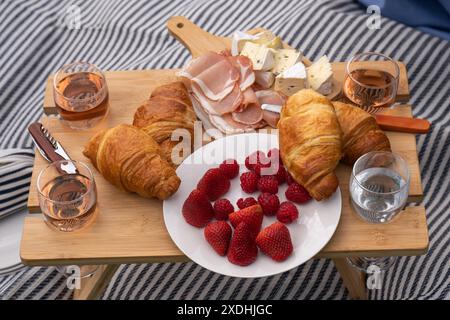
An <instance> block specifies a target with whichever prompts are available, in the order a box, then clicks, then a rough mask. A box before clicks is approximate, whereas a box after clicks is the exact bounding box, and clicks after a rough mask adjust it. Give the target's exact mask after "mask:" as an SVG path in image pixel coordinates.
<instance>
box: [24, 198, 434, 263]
mask: <svg viewBox="0 0 450 320" xmlns="http://www.w3.org/2000/svg"><path fill="white" fill-rule="evenodd" d="M410 208H421V209H422V210H421V214H423V215H424V217H422V218H424V219H425V220H426V214H425V207H421V206H419V207H410ZM405 210H408V208H406V209H405ZM402 214H408V213H407V212H403V213H402ZM27 219H40V220H41V219H43V218H42V216H41V215H40V214H32V215H28V216H27V217H25V220H27ZM424 239H425V241H424V242H422V243H421V244H420V245H416V246H414V247H411V248H408V249H403V248H400V249H398V248H394V249H374V250H342V251H332V252H327V251H321V252H319V253H318V254H317V255H315V256H314V257H312V259H320V258H330V259H332V258H344V257H356V256H359V257H364V256H373V257H383V256H419V255H423V254H425V253H426V252H427V251H428V247H429V235H428V228H427V235H426V237H425V238H424ZM330 240H331V239H330ZM324 248H326V245H325V246H324ZM20 259H21V261H22V263H23V264H25V265H27V266H53V265H74V264H78V265H83V264H87V265H101V264H124V263H178V262H190V261H191V260H190V259H189V258H188V257H187V256H186V255H184V254H183V253H182V252H181V251H180V254H179V255H167V256H166V255H165V256H151V257H149V256H133V257H131V256H130V257H108V258H101V257H97V258H71V259H68V258H60V259H44V260H43V259H39V258H35V257H33V256H31V257H28V256H26V255H25V254H24V253H23V250H22V241H21V246H20Z"/></svg>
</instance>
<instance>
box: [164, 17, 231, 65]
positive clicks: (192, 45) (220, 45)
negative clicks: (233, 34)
mask: <svg viewBox="0 0 450 320" xmlns="http://www.w3.org/2000/svg"><path fill="white" fill-rule="evenodd" d="M166 26H167V29H168V30H169V32H170V34H171V35H172V36H173V37H174V38H176V39H177V40H178V41H180V42H181V43H182V44H183V46H185V47H186V48H187V49H188V50H189V51H190V52H191V54H192V56H193V57H194V58H195V57H199V56H201V55H202V54H205V53H207V52H208V51H214V52H216V51H218V49H220V50H224V49H227V48H228V47H229V46H230V40H229V39H227V38H224V37H218V36H215V35H213V34H211V33H209V32H207V31H205V30H203V29H202V28H200V27H199V26H197V25H196V24H195V23H193V22H192V21H190V20H189V19H187V18H185V17H182V16H174V17H171V18H169V20H167V24H166ZM220 50H219V51H220Z"/></svg>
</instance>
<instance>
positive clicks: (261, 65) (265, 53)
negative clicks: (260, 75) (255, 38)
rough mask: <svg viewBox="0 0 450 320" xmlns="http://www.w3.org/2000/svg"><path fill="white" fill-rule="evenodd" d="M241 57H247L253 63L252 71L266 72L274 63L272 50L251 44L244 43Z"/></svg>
mask: <svg viewBox="0 0 450 320" xmlns="http://www.w3.org/2000/svg"><path fill="white" fill-rule="evenodd" d="M241 55H243V56H246V57H248V58H249V59H250V60H251V61H252V63H253V70H261V71H267V70H269V69H271V68H272V67H273V65H274V63H275V60H274V54H273V50H272V49H270V48H267V47H266V46H262V45H259V44H256V43H252V42H246V43H245V45H244V48H243V49H242V51H241Z"/></svg>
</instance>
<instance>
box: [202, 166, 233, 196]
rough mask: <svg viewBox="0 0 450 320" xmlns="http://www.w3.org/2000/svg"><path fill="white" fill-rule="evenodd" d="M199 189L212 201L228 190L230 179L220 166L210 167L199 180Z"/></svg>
mask: <svg viewBox="0 0 450 320" xmlns="http://www.w3.org/2000/svg"><path fill="white" fill-rule="evenodd" d="M197 189H198V190H200V191H203V192H204V193H205V194H206V195H207V196H208V199H209V200H210V201H215V200H217V199H219V197H220V196H222V195H224V194H225V193H227V192H228V190H229V189H230V180H229V179H228V178H227V177H226V176H225V175H224V174H223V173H222V171H221V170H220V169H219V168H213V169H209V170H208V171H206V172H205V174H204V175H203V177H202V178H201V179H200V181H199V182H198V184H197Z"/></svg>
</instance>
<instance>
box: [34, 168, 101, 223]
mask: <svg viewBox="0 0 450 320" xmlns="http://www.w3.org/2000/svg"><path fill="white" fill-rule="evenodd" d="M69 163H70V164H72V165H73V166H74V167H75V168H76V169H77V172H75V173H66V172H64V171H63V170H61V168H64V167H67V165H68V164H69ZM37 188H38V197H39V205H40V207H41V210H42V213H43V215H44V218H45V222H46V223H47V225H49V226H50V227H51V228H53V229H56V230H58V231H64V232H70V231H75V230H78V229H81V228H83V227H86V226H87V225H89V224H90V223H91V222H92V221H93V220H94V219H95V217H96V215H97V211H98V210H97V189H96V186H95V180H94V176H93V175H92V172H91V170H90V169H89V167H88V166H87V165H85V164H84V163H82V162H80V161H67V160H61V161H56V162H53V163H51V164H49V165H48V166H46V167H45V168H44V169H43V170H42V171H41V172H40V173H39V176H38V179H37Z"/></svg>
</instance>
